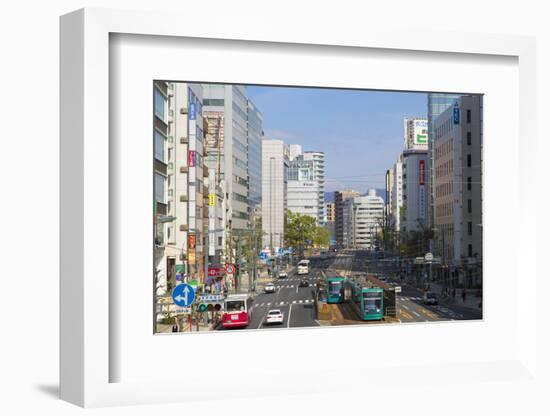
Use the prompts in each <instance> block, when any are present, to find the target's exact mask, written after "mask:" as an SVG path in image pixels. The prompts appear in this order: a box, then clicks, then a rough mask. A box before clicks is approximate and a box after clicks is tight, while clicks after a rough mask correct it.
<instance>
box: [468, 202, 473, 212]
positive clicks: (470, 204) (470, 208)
mask: <svg viewBox="0 0 550 416" xmlns="http://www.w3.org/2000/svg"><path fill="white" fill-rule="evenodd" d="M471 213H472V200H471V199H468V214H471Z"/></svg>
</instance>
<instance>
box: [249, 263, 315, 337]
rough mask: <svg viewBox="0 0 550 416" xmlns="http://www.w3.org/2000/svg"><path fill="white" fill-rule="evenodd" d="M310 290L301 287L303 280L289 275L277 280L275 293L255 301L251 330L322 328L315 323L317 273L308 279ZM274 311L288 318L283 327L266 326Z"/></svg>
mask: <svg viewBox="0 0 550 416" xmlns="http://www.w3.org/2000/svg"><path fill="white" fill-rule="evenodd" d="M307 279H308V280H309V282H310V287H299V284H300V280H302V277H301V276H300V277H299V276H297V275H296V274H295V273H293V272H292V273H289V275H288V277H287V278H283V279H277V280H275V281H274V282H273V283H274V285H275V293H259V294H258V295H256V297H255V298H254V310H253V313H252V319H251V321H250V324H249V325H248V329H262V328H297V327H309V326H318V325H319V324H318V323H317V321H316V320H315V318H316V313H315V289H316V286H317V284H318V281H319V279H320V272H319V271H318V270H317V271H315V272H313V273H310V275H309V276H307ZM270 309H280V310H281V312H282V313H283V315H284V321H283V323H282V324H273V325H266V324H265V317H266V315H267V313H268V311H269V310H270Z"/></svg>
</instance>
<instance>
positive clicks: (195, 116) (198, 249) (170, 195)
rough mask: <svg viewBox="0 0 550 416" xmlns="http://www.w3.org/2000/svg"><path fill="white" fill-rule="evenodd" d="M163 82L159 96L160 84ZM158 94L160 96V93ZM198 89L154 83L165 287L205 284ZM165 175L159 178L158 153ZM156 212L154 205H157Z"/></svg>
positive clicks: (157, 162) (157, 187) (157, 195)
mask: <svg viewBox="0 0 550 416" xmlns="http://www.w3.org/2000/svg"><path fill="white" fill-rule="evenodd" d="M162 84H164V85H165V88H166V89H165V94H166V95H163V94H162V90H161V88H158V87H159V85H162ZM159 92H161V94H159ZM162 101H164V106H165V109H166V114H165V117H166V118H165V120H166V121H167V126H168V128H167V129H166V133H167V136H164V135H163V134H162V131H161V127H162V126H163V124H162V123H161V122H160V121H161V117H159V111H158V110H157V109H156V108H157V104H158V107H159V109H160V107H161V104H160V103H161V102H162ZM202 125H203V124H202V87H201V85H200V84H189V83H162V82H156V83H155V132H154V134H155V199H156V201H157V202H156V205H157V207H158V206H159V202H158V201H159V200H160V199H161V195H160V193H161V189H164V196H163V198H164V201H165V207H164V212H165V215H164V216H163V221H162V224H163V225H162V239H161V241H162V242H163V244H164V256H163V257H164V258H163V261H162V263H164V264H162V265H161V267H160V268H161V270H162V273H163V274H164V276H165V281H162V282H160V285H161V286H162V285H163V284H164V283H165V286H164V289H165V290H169V289H170V288H173V287H174V286H175V285H176V282H177V281H184V282H185V281H190V280H195V281H197V284H198V285H202V284H204V283H205V278H206V273H205V267H204V266H205V263H204V254H205V244H204V243H205V237H206V234H207V226H208V224H207V223H205V221H204V216H205V214H206V213H207V211H205V206H204V197H205V185H204V179H205V178H204V174H205V170H204V163H203V153H204V148H203V131H202ZM162 154H163V155H164V158H165V159H164V160H165V161H164V162H163V163H164V166H165V175H164V177H163V178H162V179H161V178H160V177H159V172H158V171H159V168H160V167H161V166H162V165H161V163H160V160H159V159H160V158H161V155H162ZM157 213H158V208H157Z"/></svg>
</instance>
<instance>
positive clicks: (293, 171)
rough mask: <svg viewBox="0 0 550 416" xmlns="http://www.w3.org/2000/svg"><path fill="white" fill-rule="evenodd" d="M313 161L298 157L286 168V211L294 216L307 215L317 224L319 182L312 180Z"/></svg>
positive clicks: (301, 156)
mask: <svg viewBox="0 0 550 416" xmlns="http://www.w3.org/2000/svg"><path fill="white" fill-rule="evenodd" d="M313 178H314V162H313V160H304V158H303V155H298V156H296V157H295V158H294V160H291V161H290V162H289V167H288V190H287V206H288V210H289V211H291V212H293V213H294V214H300V215H308V216H310V217H312V218H314V219H315V222H316V223H317V224H319V189H320V186H319V182H318V181H316V180H314V179H313Z"/></svg>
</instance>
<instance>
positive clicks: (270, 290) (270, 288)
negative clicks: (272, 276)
mask: <svg viewBox="0 0 550 416" xmlns="http://www.w3.org/2000/svg"><path fill="white" fill-rule="evenodd" d="M264 292H265V293H274V292H275V285H274V284H273V283H268V284H267V285H265V287H264Z"/></svg>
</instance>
